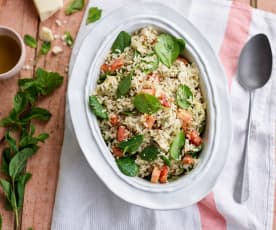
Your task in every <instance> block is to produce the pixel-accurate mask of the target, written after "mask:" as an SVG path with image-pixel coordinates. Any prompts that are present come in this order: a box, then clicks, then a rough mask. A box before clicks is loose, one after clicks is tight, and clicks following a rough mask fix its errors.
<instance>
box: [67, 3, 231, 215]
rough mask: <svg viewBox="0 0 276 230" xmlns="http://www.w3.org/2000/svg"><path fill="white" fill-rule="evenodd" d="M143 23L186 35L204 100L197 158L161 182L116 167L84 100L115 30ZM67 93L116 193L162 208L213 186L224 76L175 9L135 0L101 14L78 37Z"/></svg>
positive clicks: (85, 147)
mask: <svg viewBox="0 0 276 230" xmlns="http://www.w3.org/2000/svg"><path fill="white" fill-rule="evenodd" d="M161 13H162V16H161ZM133 15H135V16H133ZM146 25H152V26H154V27H156V28H157V29H158V30H160V31H165V32H167V33H170V34H172V35H174V36H176V37H180V38H184V39H185V40H186V43H187V46H186V52H187V56H189V58H190V60H192V61H194V62H195V63H196V64H197V66H198V68H199V70H200V76H201V88H202V91H203V94H204V97H205V100H206V102H207V129H206V132H205V135H204V142H205V147H204V150H203V152H202V153H201V155H200V163H199V165H197V167H196V168H195V169H193V170H192V171H191V172H190V173H189V174H188V175H184V176H182V177H180V178H179V179H178V180H177V181H175V182H170V183H167V184H151V183H149V182H148V181H146V180H144V179H141V178H138V177H134V178H133V177H128V176H125V175H123V174H122V173H121V172H120V170H119V169H118V166H117V164H116V162H115V159H114V157H113V156H112V154H111V153H110V151H109V150H108V148H107V146H106V144H105V142H104V140H103V138H102V135H101V132H100V129H99V126H98V122H97V119H96V118H95V116H94V115H93V114H92V113H91V111H90V109H89V107H88V103H87V102H88V97H89V95H90V94H91V92H92V91H93V90H94V88H95V86H96V81H97V79H98V76H99V70H100V66H101V64H102V63H103V62H104V58H105V56H106V55H107V53H108V50H109V49H110V47H111V46H112V43H113V41H114V39H115V38H116V36H117V35H118V33H119V32H120V31H122V30H125V31H128V32H129V33H132V32H134V31H136V30H137V29H139V28H142V27H144V26H146ZM102 28H104V30H103V29H102ZM68 99H69V106H70V112H71V117H72V122H73V125H74V129H75V133H76V136H77V139H78V141H79V144H80V147H81V148H82V151H83V153H84V155H85V157H86V159H87V160H88V163H89V164H90V165H91V167H92V168H93V169H94V171H95V172H96V174H97V175H98V176H99V177H100V178H101V180H102V181H103V182H104V183H105V184H106V185H107V187H108V188H109V189H110V190H111V191H113V192H114V193H115V194H116V195H117V196H119V197H121V198H122V199H124V200H126V201H128V202H131V203H134V204H137V205H140V206H144V207H147V208H153V209H165V210H168V209H176V208H183V207H185V206H188V205H191V204H193V203H195V202H197V201H199V200H200V199H202V198H203V197H204V196H205V195H207V194H208V193H209V192H210V191H211V189H212V188H213V186H214V184H215V181H216V179H217V178H218V176H219V174H220V172H221V171H222V169H223V166H224V164H225V161H226V159H227V152H228V149H229V145H230V141H231V133H232V132H231V124H230V123H226V122H222V121H223V120H224V119H226V120H227V121H231V110H230V102H229V95H228V87H227V82H226V78H225V76H224V73H223V71H222V68H221V66H220V64H219V61H218V60H217V57H216V55H215V54H214V52H213V51H212V49H211V47H210V46H209V44H208V42H207V41H206V40H205V39H204V38H203V37H202V35H201V34H200V33H199V32H198V31H197V30H196V29H195V28H194V27H193V26H192V24H190V23H189V22H188V21H187V20H186V19H185V18H184V17H183V16H181V15H179V14H178V13H177V12H175V11H173V10H171V9H169V8H167V7H165V6H163V5H161V4H156V3H142V4H141V3H140V4H139V3H138V4H132V5H129V6H127V7H124V8H121V9H119V10H117V11H116V12H114V13H112V14H110V15H109V16H107V17H105V18H103V19H101V21H100V22H99V23H97V24H96V26H95V27H94V28H93V29H92V30H91V31H90V32H89V34H88V35H87V37H86V38H85V40H84V41H83V43H82V46H81V48H80V52H79V54H78V57H77V59H76V62H75V65H74V68H73V69H72V72H71V79H70V82H69V89H68ZM222 115H223V116H222ZM222 134H223V136H222ZM90 149H91V150H92V151H90ZM172 196H173V198H174V199H172ZM137 197H139V198H140V199H137Z"/></svg>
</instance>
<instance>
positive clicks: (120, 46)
mask: <svg viewBox="0 0 276 230" xmlns="http://www.w3.org/2000/svg"><path fill="white" fill-rule="evenodd" d="M130 43H131V36H130V35H129V34H128V33H127V32H125V31H121V32H120V33H119V35H118V36H117V38H116V39H115V41H114V43H113V45H112V47H111V50H112V52H113V53H115V52H117V51H118V50H119V51H120V52H123V51H124V49H125V48H126V47H128V46H130Z"/></svg>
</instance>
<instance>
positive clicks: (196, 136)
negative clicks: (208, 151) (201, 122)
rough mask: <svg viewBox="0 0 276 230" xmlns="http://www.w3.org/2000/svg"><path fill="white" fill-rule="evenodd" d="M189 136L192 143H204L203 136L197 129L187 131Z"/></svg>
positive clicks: (197, 144)
mask: <svg viewBox="0 0 276 230" xmlns="http://www.w3.org/2000/svg"><path fill="white" fill-rule="evenodd" d="M187 138H188V139H189V140H190V142H191V143H192V144H194V145H196V146H199V145H201V144H202V138H201V137H200V136H199V133H198V132H197V131H196V130H193V131H191V132H189V133H187Z"/></svg>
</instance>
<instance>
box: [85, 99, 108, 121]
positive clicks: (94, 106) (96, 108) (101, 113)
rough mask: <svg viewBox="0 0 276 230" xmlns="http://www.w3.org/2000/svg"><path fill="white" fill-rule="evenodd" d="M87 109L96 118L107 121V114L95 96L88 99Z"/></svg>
mask: <svg viewBox="0 0 276 230" xmlns="http://www.w3.org/2000/svg"><path fill="white" fill-rule="evenodd" d="M89 107H90V109H91V111H92V112H93V113H94V114H95V116H96V117H99V118H102V119H104V120H107V119H108V115H107V112H106V111H105V110H104V107H103V106H102V104H101V103H100V102H99V100H98V98H97V97H96V96H90V97H89Z"/></svg>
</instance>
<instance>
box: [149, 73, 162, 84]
mask: <svg viewBox="0 0 276 230" xmlns="http://www.w3.org/2000/svg"><path fill="white" fill-rule="evenodd" d="M147 78H148V79H153V80H154V81H157V82H160V75H159V74H158V73H151V74H148V76H147Z"/></svg>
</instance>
